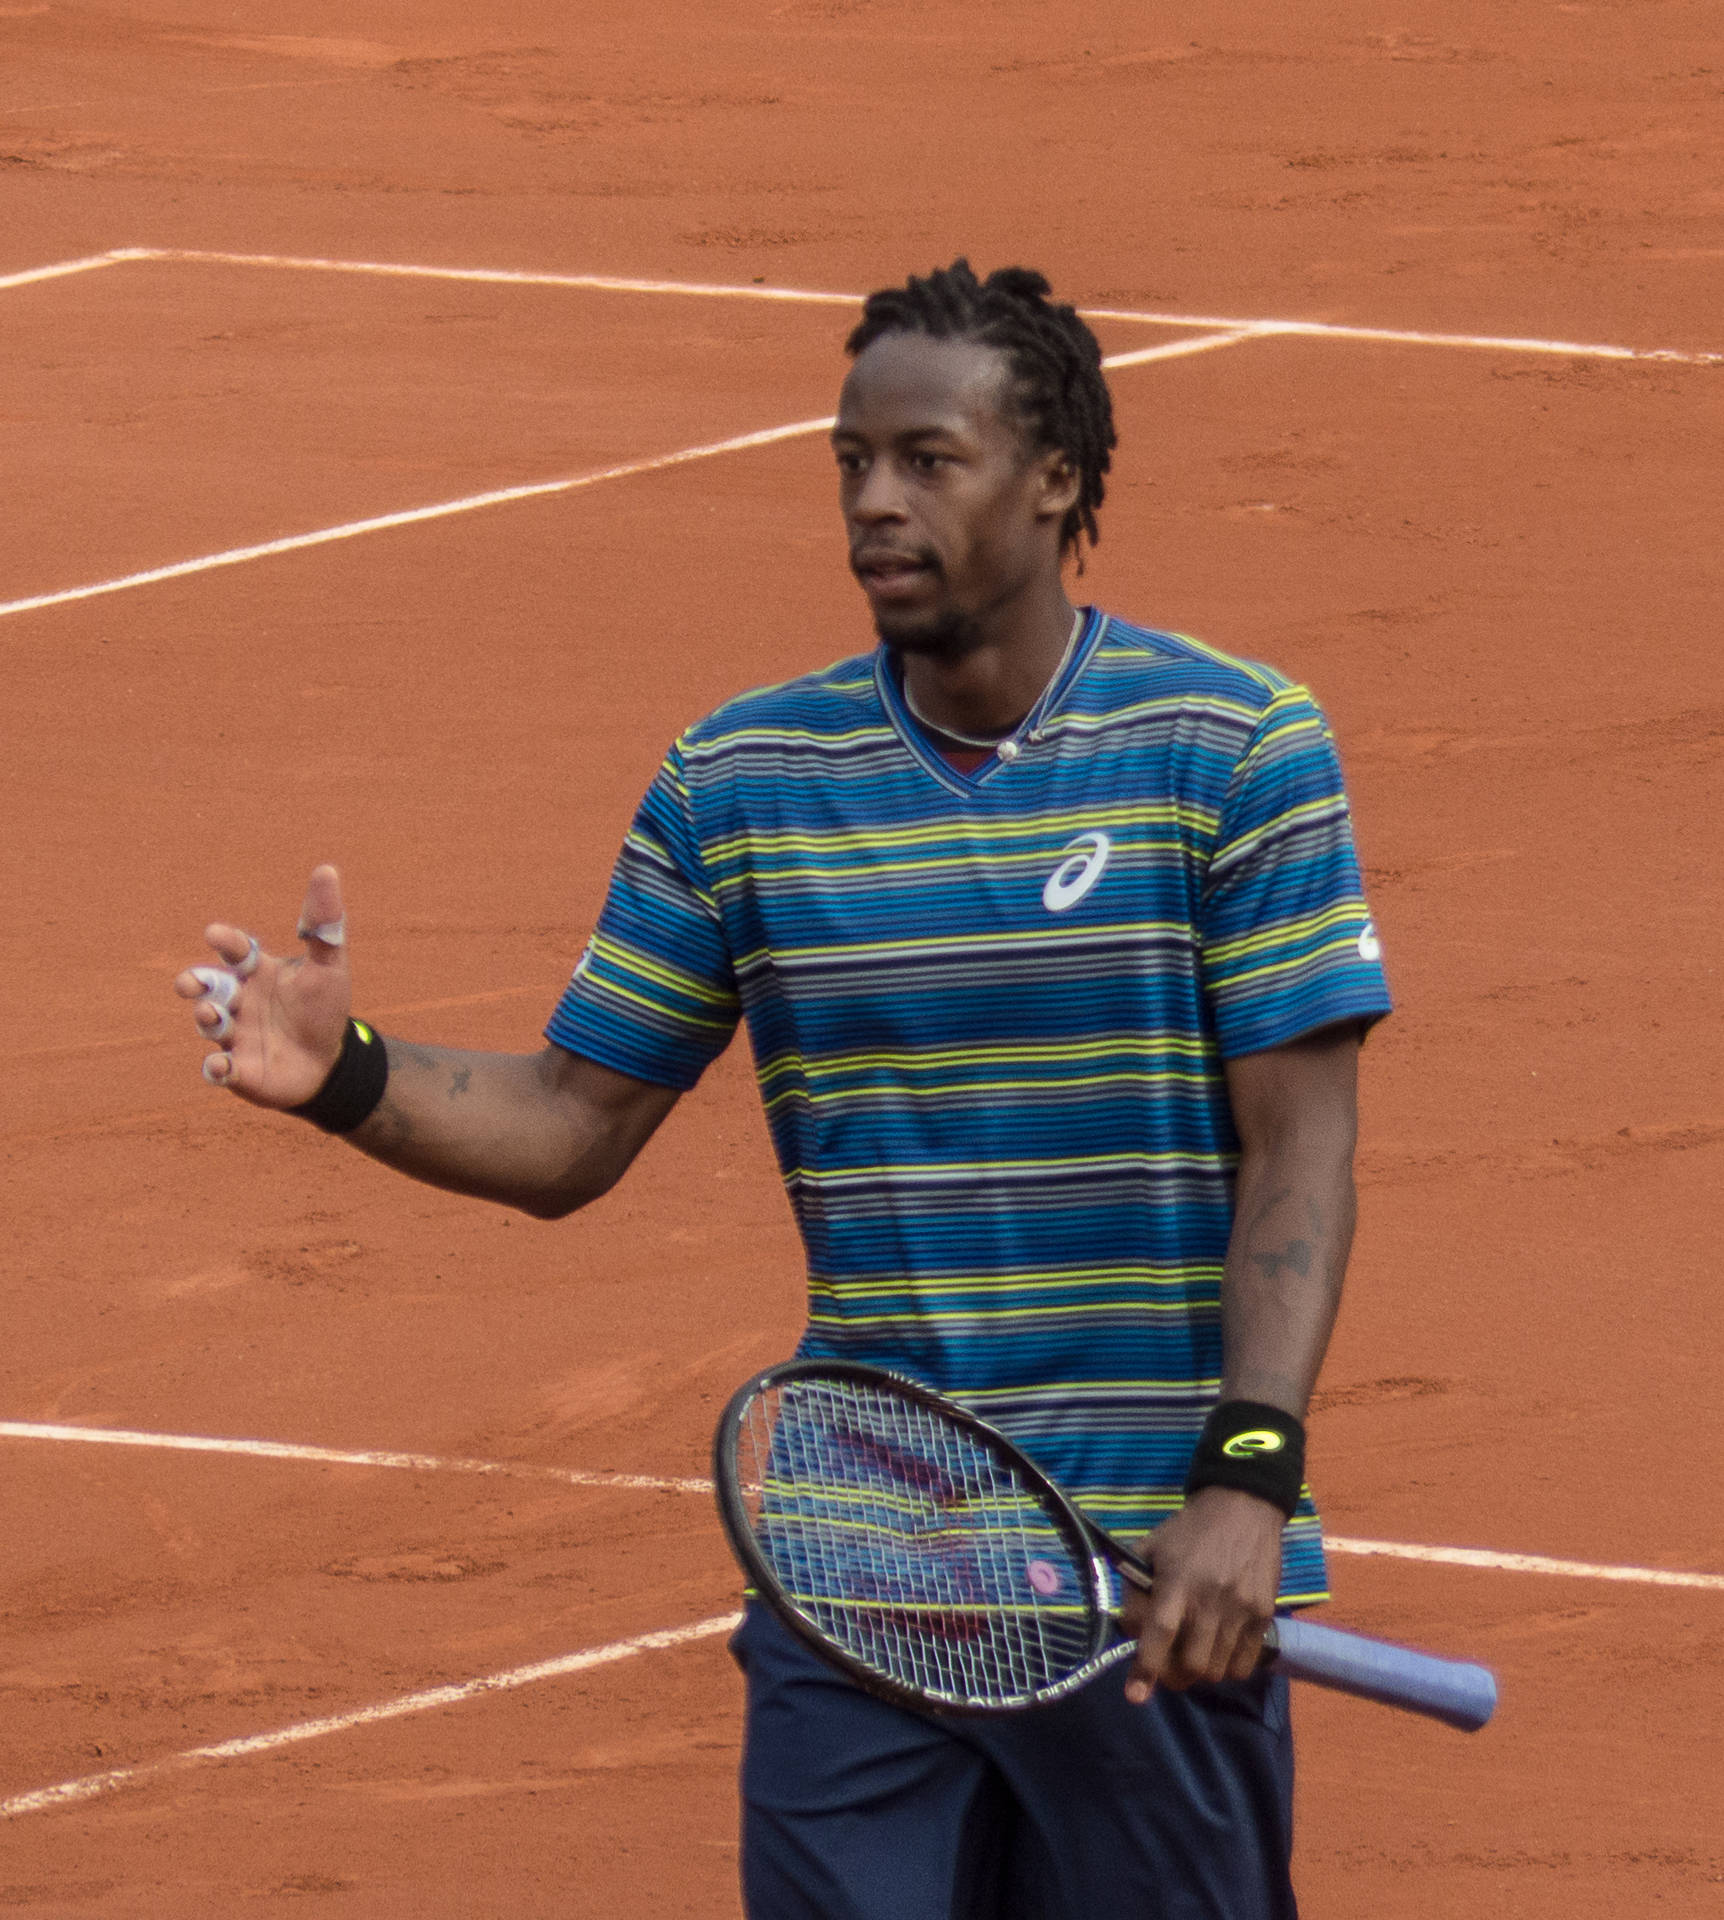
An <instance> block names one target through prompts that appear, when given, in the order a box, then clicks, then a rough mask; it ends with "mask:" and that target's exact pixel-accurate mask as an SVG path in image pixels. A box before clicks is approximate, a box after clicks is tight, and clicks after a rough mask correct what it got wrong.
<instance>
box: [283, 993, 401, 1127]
mask: <svg viewBox="0 0 1724 1920" xmlns="http://www.w3.org/2000/svg"><path fill="white" fill-rule="evenodd" d="M388 1084H389V1049H388V1048H387V1047H385V1046H384V1044H383V1036H382V1034H380V1033H374V1032H373V1031H372V1029H371V1028H370V1027H368V1026H367V1025H366V1024H365V1022H364V1021H363V1020H349V1021H348V1023H347V1031H346V1032H345V1033H344V1034H343V1035H342V1036H341V1052H340V1054H339V1055H338V1056H337V1058H336V1062H335V1065H334V1066H333V1067H331V1068H330V1069H329V1078H328V1079H327V1080H325V1081H324V1083H323V1085H322V1086H321V1087H319V1088H318V1090H317V1091H316V1092H315V1093H314V1094H313V1095H312V1096H311V1098H310V1099H309V1100H307V1101H305V1102H304V1103H303V1105H301V1106H297V1107H289V1108H288V1112H289V1113H294V1114H297V1115H298V1116H299V1117H300V1119H302V1120H309V1121H310V1122H311V1124H312V1125H313V1126H314V1127H321V1128H322V1129H323V1131H324V1132H325V1133H351V1132H352V1131H353V1129H354V1128H355V1127H357V1126H358V1125H359V1123H360V1122H361V1121H362V1120H368V1119H369V1118H370V1117H371V1115H372V1113H373V1112H374V1111H375V1110H376V1107H377V1103H378V1101H380V1100H381V1099H382V1098H383V1089H384V1088H385V1087H386V1086H388Z"/></svg>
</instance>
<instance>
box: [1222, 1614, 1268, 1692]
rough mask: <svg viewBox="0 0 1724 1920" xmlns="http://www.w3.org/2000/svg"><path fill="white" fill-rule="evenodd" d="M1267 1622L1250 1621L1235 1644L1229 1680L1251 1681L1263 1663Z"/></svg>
mask: <svg viewBox="0 0 1724 1920" xmlns="http://www.w3.org/2000/svg"><path fill="white" fill-rule="evenodd" d="M1268 1626H1269V1622H1268V1621H1267V1620H1249V1621H1247V1622H1246V1624H1245V1625H1244V1627H1242V1628H1241V1629H1240V1633H1239V1637H1238V1639H1236V1640H1235V1641H1234V1643H1233V1656H1232V1658H1231V1659H1230V1660H1229V1661H1228V1663H1227V1678H1228V1679H1229V1680H1249V1679H1250V1678H1251V1676H1252V1675H1253V1674H1254V1673H1255V1672H1256V1671H1257V1669H1258V1667H1259V1666H1261V1665H1262V1662H1263V1635H1264V1633H1265V1632H1266V1631H1267V1630H1268Z"/></svg>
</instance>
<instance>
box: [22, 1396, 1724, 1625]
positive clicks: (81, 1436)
mask: <svg viewBox="0 0 1724 1920" xmlns="http://www.w3.org/2000/svg"><path fill="white" fill-rule="evenodd" d="M0 1440H61V1441H76V1442H82V1443H84V1444H86V1445H94V1446H109V1447H161V1448H167V1449H169V1450H172V1451H178V1452H182V1453H237V1454H250V1455H252V1456H253V1457H254V1458H258V1459H264V1460H303V1461H306V1462H309V1463H312V1464H315V1465H324V1466H352V1467H395V1468H405V1469H407V1470H409V1471H411V1472H415V1473H478V1474H503V1475H513V1476H521V1477H524V1478H531V1479H548V1480H560V1481H562V1482H564V1483H565V1484H567V1485H570V1486H577V1487H618V1488H623V1489H626V1490H629V1491H633V1492H641V1493H711V1492H712V1482H711V1481H710V1480H699V1479H695V1478H692V1477H680V1478H679V1477H674V1476H659V1475H653V1474H644V1473H609V1472H605V1471H603V1470H600V1469H597V1468H583V1467H553V1466H542V1465H540V1464H539V1463H537V1462H536V1461H530V1460H521V1461H509V1460H469V1459H463V1458H460V1457H459V1456H454V1457H451V1456H448V1455H442V1454H433V1453H403V1452H395V1451H390V1450H387V1449H369V1448H360V1447H315V1446H306V1445H302V1444H300V1443H299V1442H296V1441H290V1440H223V1439H215V1438H212V1437H209V1436H207V1435H204V1434H193V1433H148V1432H143V1431H140V1430H138V1429H135V1428H129V1427H72V1426H61V1425H52V1424H46V1423H43V1422H40V1421H33V1420H0ZM1324 1544H1325V1545H1326V1546H1328V1547H1330V1548H1332V1549H1333V1550H1334V1551H1335V1552H1336V1553H1347V1554H1361V1555H1367V1556H1369V1555H1382V1556H1385V1557H1387V1558H1389V1559H1394V1560H1422V1561H1426V1562H1428V1563H1432V1564H1435V1565H1439V1566H1451V1567H1481V1568H1487V1569H1489V1570H1491V1571H1493V1572H1497V1573H1543V1574H1554V1575H1557V1576H1559V1577H1562V1578H1565V1579H1570V1580H1617V1581H1625V1582H1629V1583H1631V1584H1634V1585H1637V1586H1647V1587H1693V1588H1700V1589H1703V1590H1705V1591H1709V1592H1713V1593H1724V1573H1687V1572H1682V1571H1679V1570H1676V1569H1673V1568H1668V1567H1633V1566H1614V1565H1610V1564H1608V1563H1601V1562H1598V1561H1592V1560H1558V1559H1553V1558H1551V1557H1550V1556H1549V1555H1546V1554H1539V1553H1500V1552H1498V1551H1496V1550H1495V1549H1494V1548H1491V1547H1428V1546H1422V1545H1419V1544H1418V1543H1416V1542H1412V1541H1404V1540H1354V1539H1349V1538H1347V1537H1346V1536H1344V1535H1337V1534H1325V1535H1324Z"/></svg>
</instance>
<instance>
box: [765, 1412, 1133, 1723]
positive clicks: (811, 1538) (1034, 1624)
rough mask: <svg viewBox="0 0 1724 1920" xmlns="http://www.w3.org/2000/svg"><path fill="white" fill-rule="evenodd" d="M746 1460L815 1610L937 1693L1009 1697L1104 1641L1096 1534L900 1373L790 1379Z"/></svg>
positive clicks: (968, 1698)
mask: <svg viewBox="0 0 1724 1920" xmlns="http://www.w3.org/2000/svg"><path fill="white" fill-rule="evenodd" d="M740 1440H741V1444H740V1446H739V1449H738V1457H737V1465H738V1473H739V1479H740V1481H741V1483H742V1487H743V1492H744V1504H745V1506H746V1507H747V1509H748V1513H749V1519H750V1522H751V1525H752V1527H753V1530H754V1533H755V1536H756V1540H757V1543H758V1544H759V1546H760V1548H761V1550H762V1552H763V1553H764V1555H765V1557H766V1560H767V1562H768V1564H769V1565H770V1566H771V1568H772V1569H773V1571H774V1573H775V1575H776V1577H777V1579H778V1581H779V1583H780V1585H781V1587H782V1588H783V1590H784V1593H785V1595H786V1597H787V1598H788V1599H789V1601H790V1602H791V1604H792V1605H793V1606H794V1607H795V1608H796V1609H797V1610H798V1612H799V1613H800V1614H802V1616H803V1617H804V1618H805V1619H807V1620H808V1621H809V1622H810V1624H812V1625H813V1626H815V1627H816V1628H817V1629H818V1630H819V1631H820V1632H821V1633H822V1634H824V1635H825V1636H826V1637H827V1638H828V1639H829V1640H831V1641H832V1642H833V1643H834V1644H835V1645H836V1646H837V1647H838V1648H840V1649H841V1650H842V1651H843V1652H844V1653H845V1654H847V1655H848V1657H850V1658H851V1659H853V1660H856V1661H858V1662H860V1663H861V1664H862V1665H863V1666H865V1667H867V1668H868V1669H870V1670H871V1671H873V1672H875V1673H877V1674H880V1675H882V1676H883V1677H885V1678H887V1679H890V1680H893V1681H896V1682H898V1683H899V1684H901V1685H904V1686H907V1687H910V1688H912V1689H913V1690H915V1691H916V1692H917V1693H920V1694H923V1695H925V1696H927V1697H930V1698H932V1699H935V1700H943V1701H950V1702H952V1703H954V1704H971V1705H1006V1704H1013V1703H1018V1702H1022V1701H1025V1700H1027V1699H1028V1698H1030V1697H1032V1696H1034V1695H1035V1694H1037V1693H1038V1692H1040V1691H1041V1690H1042V1689H1044V1688H1046V1687H1048V1686H1050V1685H1052V1684H1054V1683H1055V1682H1057V1681H1058V1680H1060V1679H1061V1678H1063V1677H1065V1676H1066V1675H1068V1674H1070V1673H1072V1672H1073V1671H1075V1670H1076V1669H1077V1668H1078V1667H1080V1666H1081V1665H1083V1664H1084V1662H1085V1661H1086V1660H1087V1659H1088V1658H1089V1657H1090V1656H1091V1655H1092V1654H1093V1652H1094V1651H1095V1646H1096V1641H1097V1620H1098V1609H1097V1605H1096V1601H1095V1598H1094V1594H1093V1588H1092V1582H1091V1570H1090V1561H1089V1556H1088V1554H1087V1551H1086V1550H1085V1547H1084V1544H1083V1543H1082V1542H1081V1541H1080V1540H1077V1539H1074V1538H1073V1537H1071V1535H1070V1531H1069V1523H1067V1522H1066V1521H1065V1520H1064V1519H1063V1517H1059V1516H1056V1513H1055V1510H1054V1509H1053V1508H1052V1507H1051V1506H1050V1505H1048V1504H1047V1503H1045V1502H1044V1500H1043V1499H1042V1497H1041V1495H1040V1493H1039V1491H1038V1490H1037V1489H1036V1488H1034V1486H1033V1485H1031V1484H1028V1483H1026V1482H1025V1480H1024V1479H1023V1478H1022V1477H1021V1476H1020V1474H1019V1472H1018V1470H1017V1468H1016V1467H1015V1465H1014V1464H1013V1463H1012V1462H1011V1461H1010V1460H1009V1459H1008V1458H1006V1457H1005V1456H1004V1455H1003V1454H1001V1453H998V1452H996V1451H995V1449H994V1448H993V1447H991V1446H990V1445H989V1444H988V1443H987V1441H986V1439H985V1438H984V1437H983V1436H981V1435H978V1434H976V1433H975V1432H973V1431H972V1430H970V1429H969V1428H967V1427H965V1426H963V1425H960V1424H958V1423H957V1422H955V1421H952V1420H950V1419H948V1418H947V1417H946V1416H944V1415H943V1414H941V1413H939V1412H938V1411H937V1410H935V1409H933V1408H930V1407H927V1406H924V1405H922V1404H921V1403H920V1402H918V1401H916V1400H913V1399H910V1398H908V1397H904V1396H900V1395H898V1394H896V1393H894V1392H892V1391H891V1389H890V1388H889V1387H883V1386H875V1385H869V1384H864V1383H860V1382H853V1381H847V1380H835V1379H819V1378H815V1379H802V1380H791V1381H786V1382H783V1383H781V1384H780V1385H779V1386H778V1387H776V1388H775V1389H773V1390H771V1391H770V1392H769V1393H767V1394H764V1395H762V1396H761V1397H760V1398H758V1399H757V1400H756V1401H755V1402H754V1403H753V1404H752V1405H751V1406H750V1407H749V1409H748V1411H747V1414H746V1415H745V1419H744V1424H743V1430H742V1433H741V1436H740Z"/></svg>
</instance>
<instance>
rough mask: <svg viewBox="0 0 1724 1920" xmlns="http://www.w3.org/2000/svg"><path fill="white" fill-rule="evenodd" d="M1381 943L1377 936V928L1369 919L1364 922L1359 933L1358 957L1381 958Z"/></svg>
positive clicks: (1366, 958)
mask: <svg viewBox="0 0 1724 1920" xmlns="http://www.w3.org/2000/svg"><path fill="white" fill-rule="evenodd" d="M1382 957H1383V943H1382V941H1381V940H1379V939H1378V938H1377V929H1376V927H1375V926H1374V925H1373V924H1372V922H1371V921H1369V920H1367V921H1366V922H1365V930H1364V932H1362V933H1361V934H1360V935H1359V958H1360V959H1361V960H1381V959H1382Z"/></svg>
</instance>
